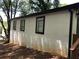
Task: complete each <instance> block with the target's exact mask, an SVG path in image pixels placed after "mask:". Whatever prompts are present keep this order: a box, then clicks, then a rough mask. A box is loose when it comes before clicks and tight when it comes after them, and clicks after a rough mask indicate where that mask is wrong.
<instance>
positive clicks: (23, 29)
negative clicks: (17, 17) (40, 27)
mask: <svg viewBox="0 0 79 59" xmlns="http://www.w3.org/2000/svg"><path fill="white" fill-rule="evenodd" d="M20 31H25V20H21V21H20Z"/></svg>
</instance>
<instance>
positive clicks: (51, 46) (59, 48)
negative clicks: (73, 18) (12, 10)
mask: <svg viewBox="0 0 79 59" xmlns="http://www.w3.org/2000/svg"><path fill="white" fill-rule="evenodd" d="M25 19H26V21H25V24H26V25H25V32H22V31H20V28H19V27H20V20H17V22H18V23H17V30H16V31H14V30H11V43H12V42H13V43H15V44H17V43H18V44H20V45H24V46H27V47H29V48H34V49H38V50H42V51H47V52H50V53H52V54H53V53H54V54H58V55H62V56H64V57H67V55H68V41H69V23H70V14H69V12H68V11H62V12H56V13H51V14H47V15H45V33H44V35H41V34H36V33H35V26H36V17H28V18H25ZM12 26H13V25H11V27H12ZM11 29H12V28H11Z"/></svg>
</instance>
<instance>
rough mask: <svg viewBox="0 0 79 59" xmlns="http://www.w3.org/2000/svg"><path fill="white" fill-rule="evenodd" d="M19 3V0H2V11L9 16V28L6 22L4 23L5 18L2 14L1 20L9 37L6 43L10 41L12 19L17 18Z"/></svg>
mask: <svg viewBox="0 0 79 59" xmlns="http://www.w3.org/2000/svg"><path fill="white" fill-rule="evenodd" d="M18 3H19V0H0V8H1V9H2V11H3V12H4V13H5V15H6V17H7V26H8V27H7V29H6V28H5V26H4V24H3V19H2V17H1V16H0V22H1V24H2V27H3V29H4V32H5V35H6V38H7V39H8V40H7V41H6V43H8V42H9V40H10V25H11V19H12V18H15V15H16V11H17V8H18Z"/></svg>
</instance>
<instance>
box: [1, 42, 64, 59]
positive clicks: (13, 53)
mask: <svg viewBox="0 0 79 59" xmlns="http://www.w3.org/2000/svg"><path fill="white" fill-rule="evenodd" d="M0 59H59V58H58V57H57V56H54V55H51V54H50V53H48V52H42V51H38V50H34V49H31V48H26V47H23V46H18V45H16V44H12V43H9V44H0ZM61 59H63V58H61Z"/></svg>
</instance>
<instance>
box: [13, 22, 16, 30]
mask: <svg viewBox="0 0 79 59" xmlns="http://www.w3.org/2000/svg"><path fill="white" fill-rule="evenodd" d="M13 30H16V21H13Z"/></svg>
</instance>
